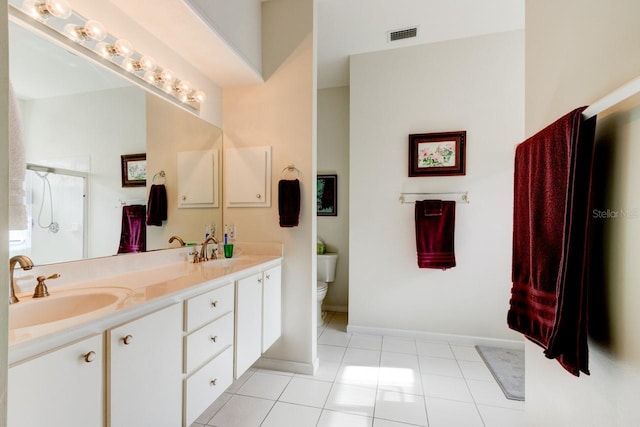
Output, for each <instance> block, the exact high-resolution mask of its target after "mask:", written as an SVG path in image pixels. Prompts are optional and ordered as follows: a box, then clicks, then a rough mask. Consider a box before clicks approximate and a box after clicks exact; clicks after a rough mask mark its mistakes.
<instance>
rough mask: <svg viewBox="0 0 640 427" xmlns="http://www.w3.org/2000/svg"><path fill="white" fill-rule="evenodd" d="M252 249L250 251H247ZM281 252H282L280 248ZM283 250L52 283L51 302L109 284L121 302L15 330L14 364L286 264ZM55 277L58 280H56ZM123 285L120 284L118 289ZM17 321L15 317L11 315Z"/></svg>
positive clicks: (23, 300)
mask: <svg viewBox="0 0 640 427" xmlns="http://www.w3.org/2000/svg"><path fill="white" fill-rule="evenodd" d="M247 252H248V251H247ZM276 253H277V252H276ZM281 260H282V252H281V251H280V253H279V254H278V255H276V254H275V253H274V252H271V253H270V254H248V253H247V254H244V253H243V254H241V255H239V256H237V257H236V256H234V257H233V258H230V259H218V260H211V261H206V262H202V263H197V264H194V263H191V262H186V261H182V262H178V263H173V264H170V265H165V266H160V267H153V268H149V269H146V270H137V271H133V272H129V273H123V274H118V275H113V276H104V277H101V278H97V279H93V280H87V281H81V282H77V283H74V284H70V285H66V286H55V287H52V286H49V293H50V294H51V296H50V297H46V298H45V299H48V298H52V300H51V301H53V299H54V298H55V296H56V294H58V295H63V294H65V293H78V292H80V293H84V292H85V290H86V293H91V292H96V291H100V289H107V290H110V291H115V292H116V293H117V294H118V295H119V298H118V301H117V303H114V304H111V305H109V306H107V307H104V308H100V309H98V310H95V311H90V312H88V313H85V314H81V315H78V316H74V317H71V318H67V319H62V320H59V321H55V322H49V323H45V324H40V325H36V326H30V327H23V328H19V329H9V364H10V365H11V364H13V363H16V362H19V361H21V360H24V359H28V358H30V357H33V356H35V355H38V354H41V353H44V352H47V351H50V350H52V349H55V348H57V347H59V346H62V345H65V344H67V343H70V342H73V341H75V340H79V339H82V338H85V337H87V336H90V335H93V334H98V333H102V332H104V331H105V330H106V329H109V328H112V327H114V326H118V325H120V324H123V323H126V322H128V321H130V320H133V319H136V318H138V317H141V316H144V315H146V314H148V313H151V312H153V311H156V310H159V309H161V308H164V307H166V306H168V305H171V304H173V303H176V302H180V301H183V300H185V299H187V298H190V297H192V296H195V295H198V294H201V293H203V292H205V291H208V290H211V289H214V288H217V287H221V286H224V285H226V284H229V283H232V282H233V281H234V280H236V279H237V278H241V277H244V276H247V275H251V274H254V273H257V272H259V271H262V270H264V269H267V268H269V267H271V266H273V265H276V264H278V263H280V262H281ZM52 282H53V281H52ZM113 288H118V289H113ZM31 295H32V292H30V291H29V292H25V293H22V294H18V298H19V299H20V302H19V303H17V304H14V305H11V306H10V307H9V317H10V318H11V312H12V307H14V306H15V307H17V306H18V305H20V304H23V306H24V305H27V304H33V305H36V304H38V303H39V302H40V301H44V300H45V299H35V300H34V299H31ZM10 324H11V320H10Z"/></svg>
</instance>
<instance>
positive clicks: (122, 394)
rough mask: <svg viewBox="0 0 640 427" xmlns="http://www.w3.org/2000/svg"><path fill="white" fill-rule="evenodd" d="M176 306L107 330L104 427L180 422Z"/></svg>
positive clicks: (178, 312)
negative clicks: (105, 416) (106, 384)
mask: <svg viewBox="0 0 640 427" xmlns="http://www.w3.org/2000/svg"><path fill="white" fill-rule="evenodd" d="M182 324H183V321H182V305H181V304H174V305H171V306H169V307H167V308H164V309H162V310H159V311H156V312H154V313H152V314H149V315H147V316H144V317H142V318H140V319H137V320H134V321H131V322H129V323H126V324H124V325H122V326H119V327H117V328H113V329H111V330H108V331H107V340H106V342H107V346H108V349H107V350H108V352H109V359H108V363H107V375H108V387H107V390H108V391H107V398H108V408H109V411H108V413H107V417H108V421H109V422H108V425H109V426H111V427H120V426H178V425H181V422H182V392H181V389H182V387H181V382H182Z"/></svg>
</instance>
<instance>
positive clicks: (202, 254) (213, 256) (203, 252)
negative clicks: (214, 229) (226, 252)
mask: <svg viewBox="0 0 640 427" xmlns="http://www.w3.org/2000/svg"><path fill="white" fill-rule="evenodd" d="M209 242H211V243H215V244H216V245H217V244H218V241H217V240H216V238H215V237H213V236H209V237H207V239H206V240H205V241H204V242H202V249H200V262H203V261H208V260H209V256H208V255H207V245H208V244H209ZM217 257H218V255H217V254H216V251H215V250H213V251H211V259H216V258H217Z"/></svg>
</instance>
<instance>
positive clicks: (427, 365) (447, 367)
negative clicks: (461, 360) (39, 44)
mask: <svg viewBox="0 0 640 427" xmlns="http://www.w3.org/2000/svg"><path fill="white" fill-rule="evenodd" d="M418 361H419V362H420V372H422V374H423V375H426V374H433V375H444V376H446V377H456V378H462V371H460V366H459V365H458V361H457V360H456V359H443V358H441V357H429V356H420V357H419V358H418Z"/></svg>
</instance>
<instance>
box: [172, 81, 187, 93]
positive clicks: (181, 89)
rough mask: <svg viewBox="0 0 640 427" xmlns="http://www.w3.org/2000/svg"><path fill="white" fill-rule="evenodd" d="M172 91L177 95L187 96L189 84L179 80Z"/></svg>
mask: <svg viewBox="0 0 640 427" xmlns="http://www.w3.org/2000/svg"><path fill="white" fill-rule="evenodd" d="M174 90H175V91H176V92H178V93H184V94H188V93H189V92H191V83H189V82H188V81H186V80H180V81H179V82H178V83H177V84H176V85H175V87H174Z"/></svg>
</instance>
